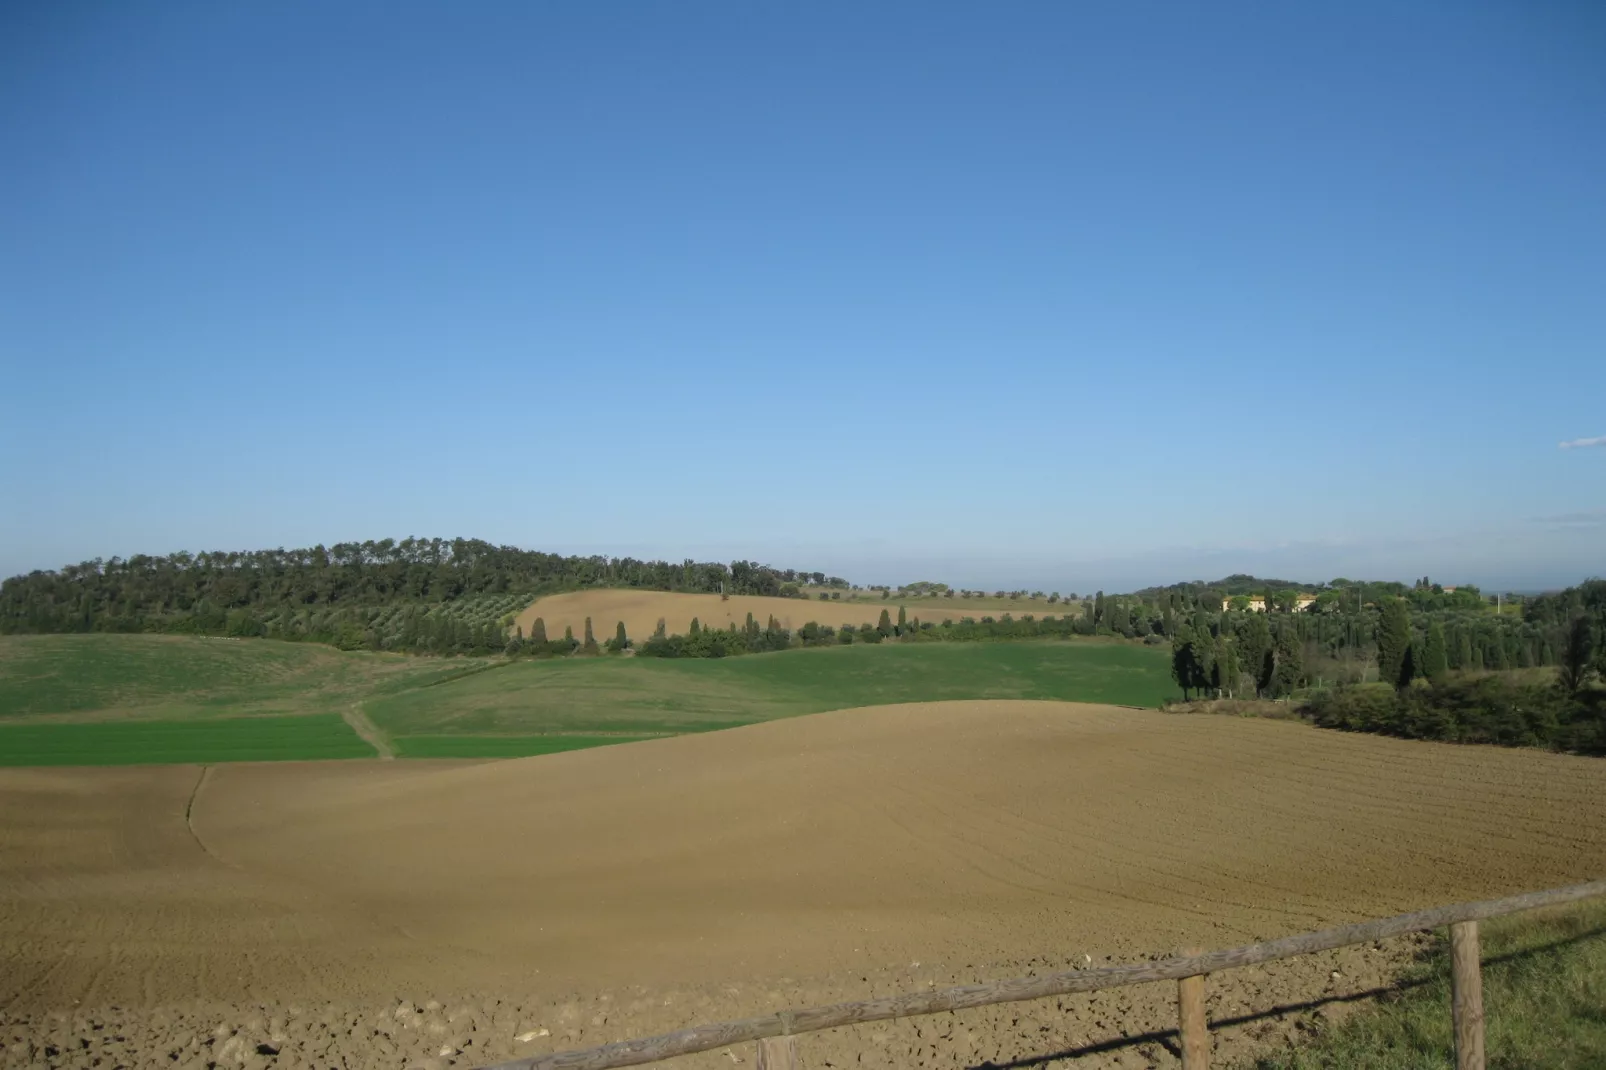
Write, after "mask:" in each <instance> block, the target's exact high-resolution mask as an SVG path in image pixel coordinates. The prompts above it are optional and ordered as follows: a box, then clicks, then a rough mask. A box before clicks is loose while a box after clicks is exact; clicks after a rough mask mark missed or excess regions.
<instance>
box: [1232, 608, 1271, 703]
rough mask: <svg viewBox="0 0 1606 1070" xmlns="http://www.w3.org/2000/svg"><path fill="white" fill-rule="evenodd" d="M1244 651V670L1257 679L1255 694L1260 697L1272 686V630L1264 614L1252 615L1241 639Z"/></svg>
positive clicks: (1246, 623) (1245, 625) (1240, 642)
mask: <svg viewBox="0 0 1606 1070" xmlns="http://www.w3.org/2000/svg"><path fill="white" fill-rule="evenodd" d="M1239 644H1240V646H1241V647H1242V651H1243V661H1242V670H1243V671H1244V672H1247V673H1249V675H1251V676H1253V677H1254V678H1255V694H1257V695H1259V694H1261V693H1262V692H1264V691H1265V689H1266V688H1267V687H1268V686H1270V684H1271V670H1272V668H1273V667H1274V658H1273V656H1272V640H1271V628H1270V626H1269V625H1267V623H1266V615H1265V614H1264V613H1251V614H1249V618H1248V620H1247V621H1246V622H1245V623H1244V626H1243V634H1242V635H1241V636H1240V637H1239Z"/></svg>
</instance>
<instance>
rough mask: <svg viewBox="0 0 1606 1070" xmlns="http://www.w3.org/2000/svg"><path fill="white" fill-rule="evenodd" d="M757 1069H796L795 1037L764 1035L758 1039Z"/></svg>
mask: <svg viewBox="0 0 1606 1070" xmlns="http://www.w3.org/2000/svg"><path fill="white" fill-rule="evenodd" d="M758 1070H798V1063H797V1037H793V1036H786V1037H765V1038H764V1039H763V1040H760V1041H759V1042H758Z"/></svg>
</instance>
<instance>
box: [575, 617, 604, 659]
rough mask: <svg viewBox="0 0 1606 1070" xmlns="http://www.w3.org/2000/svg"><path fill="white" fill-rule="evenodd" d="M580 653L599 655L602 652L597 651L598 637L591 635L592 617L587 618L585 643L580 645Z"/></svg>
mask: <svg viewBox="0 0 1606 1070" xmlns="http://www.w3.org/2000/svg"><path fill="white" fill-rule="evenodd" d="M580 653H582V654H598V653H601V651H599V650H598V649H597V637H596V636H595V635H592V634H591V618H590V617H587V618H586V637H585V642H583V643H581V644H580Z"/></svg>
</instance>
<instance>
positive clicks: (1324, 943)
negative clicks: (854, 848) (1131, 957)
mask: <svg viewBox="0 0 1606 1070" xmlns="http://www.w3.org/2000/svg"><path fill="white" fill-rule="evenodd" d="M1603 895H1606V881H1592V882H1590V883H1588V884H1575V885H1572V886H1570V887H1567V888H1554V889H1551V890H1549V891H1543V892H1529V893H1528V894H1526V895H1514V896H1511V897H1509V898H1506V899H1487V900H1483V901H1481V902H1476V903H1458V904H1456V905H1454V906H1447V907H1438V908H1436V909H1433V910H1419V911H1417V912H1415V913H1413V914H1401V915H1399V916H1398V917H1393V918H1383V919H1381V920H1378V921H1366V922H1360V923H1358V924H1355V925H1343V926H1340V927H1338V928H1336V929H1324V930H1322V931H1320V932H1314V933H1302V934H1300V935H1298V936H1285V937H1283V938H1282V939H1280V940H1268V941H1266V942H1264V943H1259V944H1250V945H1248V946H1247V947H1235V948H1230V949H1228V950H1225V951H1210V952H1206V953H1203V954H1189V955H1186V956H1184V957H1180V958H1174V959H1165V960H1162V961H1159V962H1144V963H1138V964H1135V965H1130V966H1110V967H1105V968H1103V969H1096V970H1071V971H1068V972H1065V973H1052V974H1047V975H1045V976H1042V977H1017V978H1013V979H1011V980H1007V981H989V982H987V983H985V984H975V985H960V986H958V987H956V988H945V989H941V990H939V991H936V992H913V993H909V994H907V995H901V996H888V997H886V998H883V999H870V1000H862V1001H858V1002H854V1003H836V1004H832V1005H831V1006H828V1007H809V1008H805V1009H802V1010H790V1011H780V1012H778V1013H776V1014H766V1015H764V1016H763V1017H760V1018H744V1019H742V1020H740V1021H735V1022H720V1023H718V1024H716V1025H699V1026H694V1027H693V1028H690V1029H682V1030H680V1031H678V1032H674V1033H665V1034H663V1035H661V1036H656V1037H645V1038H642V1039H639V1040H625V1041H620V1042H619V1043H617V1044H606V1045H603V1046H602V1047H599V1048H587V1049H585V1050H583V1051H566V1052H555V1053H553V1054H550V1055H533V1056H530V1057H529V1058H525V1059H514V1060H512V1061H510V1062H505V1063H499V1064H497V1065H496V1066H494V1067H491V1068H489V1070H612V1068H613V1067H621V1066H637V1065H640V1064H641V1063H653V1062H659V1061H661V1060H663V1059H670V1058H673V1057H675V1056H677V1055H690V1054H692V1053H693V1052H699V1051H709V1050H711V1049H714V1048H723V1047H728V1046H730V1045H732V1044H744V1043H751V1042H752V1041H759V1042H760V1045H759V1055H758V1065H759V1066H760V1067H761V1068H769V1070H779V1068H782V1067H785V1068H786V1070H791V1068H792V1067H793V1066H795V1065H796V1060H797V1055H796V1047H795V1040H794V1038H795V1037H796V1036H797V1035H798V1034H800V1033H813V1032H817V1031H818V1030H821V1029H835V1028H837V1027H839V1026H844V1025H857V1024H859V1023H861V1022H879V1021H885V1020H886V1019H889V1018H911V1017H915V1016H917V1015H922V1014H940V1013H942V1012H944V1011H956V1010H964V1009H966V1008H969V1007H986V1006H989V1005H991V1004H995V1003H1017V1002H1020V1001H1023V1000H1030V999H1043V998H1045V997H1048V996H1063V995H1068V994H1070V993H1074V992H1097V991H1099V990H1101V989H1106V988H1117V987H1120V986H1122V985H1135V984H1143V983H1145V982H1149V981H1177V982H1179V985H1178V998H1177V1003H1178V1013H1179V1016H1180V1019H1181V1033H1182V1051H1183V1066H1184V1068H1185V1070H1207V1067H1208V1061H1209V1052H1210V1041H1209V1025H1208V1023H1207V1022H1206V1021H1205V1016H1204V977H1205V975H1206V974H1212V973H1220V972H1221V971H1222V970H1230V969H1233V968H1235V967H1239V966H1253V965H1256V964H1258V963H1262V962H1273V961H1275V960H1277V959H1286V958H1293V957H1295V956H1297V955H1309V954H1312V953H1314V952H1318V951H1330V950H1332V949H1333V948H1338V947H1348V946H1351V945H1353V944H1367V943H1371V942H1372V941H1374V940H1382V939H1386V938H1387V937H1391V936H1402V935H1404V934H1405V933H1412V932H1421V931H1423V930H1427V929H1437V928H1441V927H1443V926H1446V925H1448V926H1450V933H1451V981H1452V985H1453V989H1454V1000H1453V1007H1454V1014H1455V1037H1456V1068H1457V1070H1483V994H1482V980H1481V974H1480V970H1479V959H1478V925H1477V923H1478V922H1479V921H1480V920H1482V919H1484V918H1494V917H1499V916H1501V915H1504V914H1516V913H1519V912H1520V911H1524V910H1534V909H1537V908H1539V907H1549V906H1560V905H1562V904H1564V903H1575V902H1578V901H1579V900H1582V899H1591V898H1594V897H1596V896H1603Z"/></svg>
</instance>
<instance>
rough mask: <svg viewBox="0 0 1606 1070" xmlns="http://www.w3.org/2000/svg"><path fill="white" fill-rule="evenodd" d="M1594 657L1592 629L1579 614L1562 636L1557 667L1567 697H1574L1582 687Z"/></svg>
mask: <svg viewBox="0 0 1606 1070" xmlns="http://www.w3.org/2000/svg"><path fill="white" fill-rule="evenodd" d="M1594 657H1595V635H1594V629H1593V628H1592V627H1591V626H1590V620H1589V618H1588V617H1587V616H1585V615H1584V614H1582V613H1580V614H1579V615H1578V616H1576V617H1574V618H1573V620H1572V623H1571V624H1569V625H1568V626H1567V631H1566V632H1565V633H1564V634H1563V636H1562V641H1561V664H1560V665H1559V666H1558V667H1557V676H1558V677H1559V678H1560V680H1561V686H1562V689H1563V690H1565V691H1566V692H1567V693H1568V694H1569V695H1576V694H1577V693H1578V689H1579V688H1581V687H1583V686H1584V681H1585V680H1586V679H1588V677H1589V673H1590V669H1591V667H1592V666H1591V663H1592V662H1593V661H1594Z"/></svg>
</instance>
